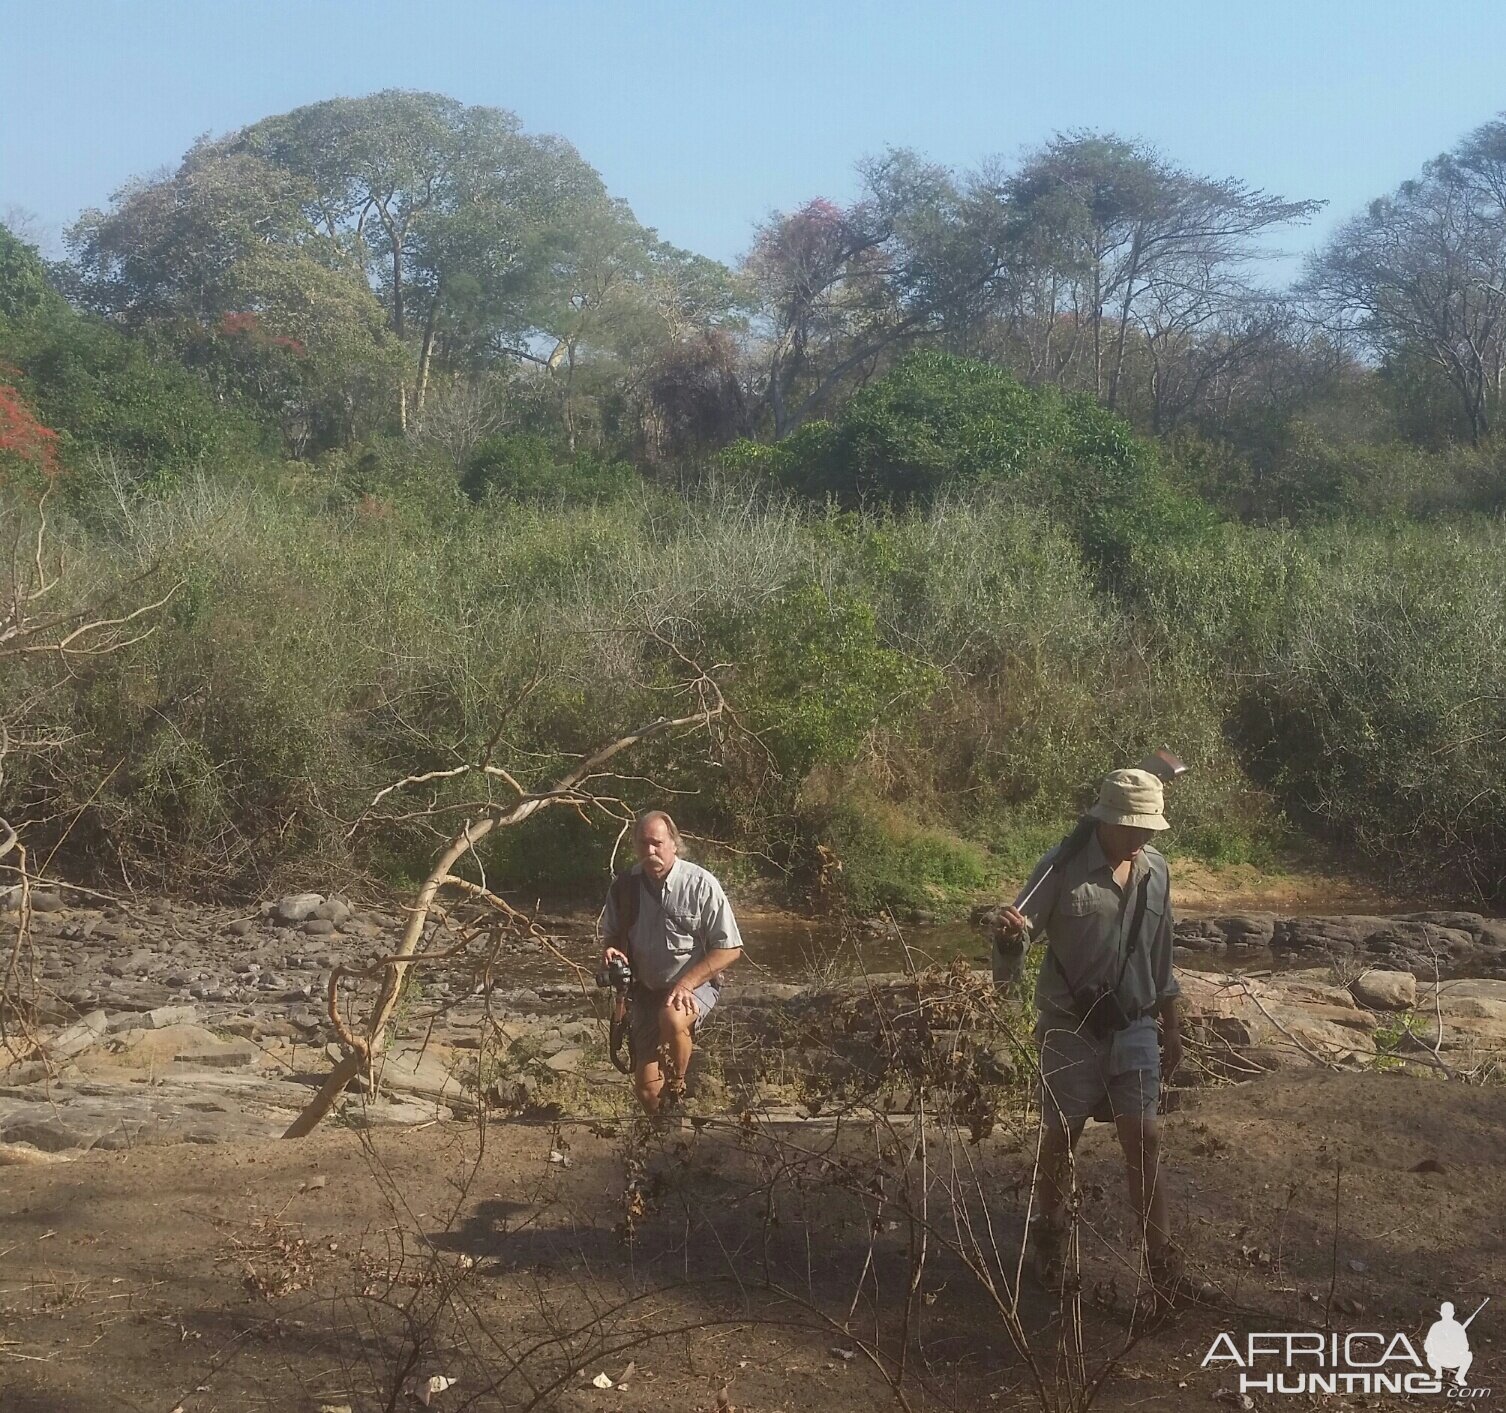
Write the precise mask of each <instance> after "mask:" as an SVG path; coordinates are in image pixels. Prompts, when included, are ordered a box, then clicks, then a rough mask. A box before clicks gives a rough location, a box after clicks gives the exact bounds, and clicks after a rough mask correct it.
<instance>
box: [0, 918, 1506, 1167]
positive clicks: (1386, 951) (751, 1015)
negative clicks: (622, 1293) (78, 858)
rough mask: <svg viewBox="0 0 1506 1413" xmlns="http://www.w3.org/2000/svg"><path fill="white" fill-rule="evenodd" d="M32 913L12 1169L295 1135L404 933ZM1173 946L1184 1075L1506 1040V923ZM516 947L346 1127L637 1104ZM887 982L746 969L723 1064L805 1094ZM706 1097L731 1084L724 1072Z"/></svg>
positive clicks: (451, 995)
mask: <svg viewBox="0 0 1506 1413" xmlns="http://www.w3.org/2000/svg"><path fill="white" fill-rule="evenodd" d="M35 906H36V912H35V914H34V916H33V918H32V922H31V930H32V949H31V956H30V962H31V972H32V975H31V976H30V977H29V978H28V980H27V984H26V987H25V994H26V998H27V1000H28V1001H29V1003H30V1006H31V1014H30V1022H31V1024H30V1027H29V1028H28V1029H27V1030H26V1032H25V1033H24V1035H23V1034H22V1032H20V1031H19V1030H18V1029H17V1027H16V1025H15V1023H14V1018H12V1021H11V1022H10V1023H9V1026H8V1035H9V1053H8V1054H7V1053H5V1052H4V1051H0V1061H3V1063H0V1154H3V1156H4V1158H5V1160H7V1161H10V1162H20V1161H23V1160H26V1159H28V1158H36V1157H37V1156H38V1155H40V1154H52V1155H61V1154H70V1153H74V1152H78V1151H81V1150H87V1149H96V1148H97V1149H103V1150H115V1149H129V1148H138V1147H143V1146H149V1145H154V1144H159V1143H164V1142H190V1143H216V1142H223V1141H230V1140H236V1139H264V1138H268V1137H271V1136H273V1135H275V1134H278V1133H280V1132H281V1131H282V1130H283V1129H284V1128H286V1126H287V1125H288V1123H289V1122H291V1120H292V1118H293V1116H294V1115H295V1114H296V1113H297V1112H298V1110H299V1109H300V1108H301V1107H302V1105H303V1104H304V1103H305V1102H306V1101H307V1099H308V1098H309V1097H310V1095H311V1092H312V1089H313V1087H314V1086H315V1085H317V1084H318V1082H319V1081H320V1080H321V1078H322V1076H323V1075H324V1074H325V1073H327V1072H328V1069H329V1066H330V1064H331V1061H332V1059H334V1058H336V1057H337V1056H338V1053H339V1052H338V1049H337V1047H336V1045H335V1043H334V1042H335V1035H334V1032H333V1030H332V1029H331V1027H330V1024H329V1018H328V1015H327V1014H326V1009H325V999H324V998H325V989H326V984H327V978H328V976H329V973H330V970H331V968H333V967H335V966H348V967H360V966H363V965H367V964H369V963H370V962H371V961H372V960H373V959H375V958H377V957H380V956H383V955H386V954H388V953H389V952H390V951H391V950H392V949H393V948H394V946H395V945H396V941H397V937H398V935H399V932H400V925H401V919H400V917H399V916H398V915H397V914H395V913H383V912H377V911H357V910H353V909H352V908H351V907H350V906H349V905H348V904H347V903H346V902H344V901H343V900H341V899H338V898H333V897H331V898H325V897H323V896H321V895H318V894H303V895H296V896H291V897H286V898H282V899H278V900H275V901H273V902H269V903H267V904H264V905H262V906H261V907H259V908H253V909H247V910H244V911H241V912H236V911H232V910H226V909H221V908H213V907H204V906H196V905H193V904H191V903H174V904H167V903H162V902H155V903H150V904H148V905H147V906H146V907H144V908H128V907H125V906H121V905H118V904H105V905H103V906H95V905H92V904H90V903H89V902H88V901H86V900H85V899H83V898H80V897H68V898H65V897H62V896H59V895H57V894H44V895H41V896H40V897H38V898H37V899H36V901H35ZM544 921H545V922H546V924H547V925H548V926H549V927H550V929H551V931H552V932H554V933H556V934H557V935H559V936H561V937H562V938H564V939H565V940H564V942H563V946H564V948H565V950H566V952H567V954H573V955H574V956H575V957H577V958H579V959H580V960H581V961H587V960H589V958H590V954H591V942H590V938H589V932H590V924H589V922H588V921H587V920H585V919H580V918H577V919H574V920H572V919H568V918H547V919H545V920H544ZM1177 939H1178V944H1179V946H1178V961H1179V966H1180V973H1181V975H1182V980H1183V988H1184V992H1185V995H1186V997H1187V1002H1188V1006H1189V1012H1190V1027H1191V1029H1192V1031H1193V1033H1194V1034H1195V1035H1197V1036H1198V1037H1199V1038H1200V1042H1201V1044H1200V1047H1199V1049H1198V1050H1197V1052H1196V1054H1195V1056H1194V1059H1195V1062H1196V1067H1195V1068H1194V1067H1191V1066H1190V1067H1189V1072H1188V1075H1187V1076H1185V1078H1186V1079H1188V1080H1190V1081H1193V1082H1200V1081H1204V1080H1212V1079H1220V1078H1229V1077H1235V1078H1238V1077H1243V1076H1247V1075H1249V1074H1252V1073H1256V1072H1259V1071H1262V1070H1268V1069H1271V1068H1277V1067H1283V1066H1290V1065H1294V1064H1295V1065H1299V1066H1310V1065H1316V1066H1320V1067H1333V1066H1339V1067H1365V1066H1378V1067H1382V1068H1389V1067H1410V1068H1413V1069H1417V1070H1419V1071H1420V1070H1429V1069H1430V1070H1433V1071H1437V1072H1445V1071H1465V1072H1471V1073H1473V1072H1477V1071H1480V1070H1481V1069H1482V1067H1489V1066H1490V1065H1491V1064H1492V1063H1493V1057H1494V1056H1495V1054H1496V1053H1497V1052H1498V1051H1501V1050H1506V922H1501V921H1496V920H1491V919H1487V918H1483V917H1481V916H1479V915H1478V914H1474V913H1468V912H1433V913H1413V914H1406V915H1399V916H1392V917H1364V916H1354V915H1349V916H1342V917H1306V918H1294V917H1288V918H1280V917H1276V916H1273V915H1271V914H1259V913H1248V914H1239V915H1226V916H1210V917H1206V918H1199V919H1193V920H1189V921H1184V922H1181V923H1179V924H1178V931H1177ZM502 946H503V951H502V953H501V962H502V967H501V969H502V971H504V972H505V974H506V976H507V978H508V980H509V981H510V982H514V983H516V982H519V981H522V982H526V983H531V984H523V985H518V984H513V985H509V986H504V987H495V988H493V989H491V990H489V991H484V992H483V990H482V989H481V988H480V987H479V986H477V985H474V984H473V982H474V978H473V977H471V976H469V975H467V976H465V977H463V978H462V977H460V976H457V975H455V974H445V973H434V974H429V975H426V976H425V978H424V980H423V983H422V987H421V995H420V994H415V997H414V998H413V999H412V1000H411V1001H410V1002H409V1003H406V1005H405V1009H404V1010H403V1011H402V1012H401V1013H400V1019H399V1024H398V1028H397V1034H396V1038H395V1041H394V1043H393V1045H392V1046H391V1048H390V1050H389V1052H388V1055H387V1058H386V1061H385V1063H384V1065H383V1066H382V1069H381V1071H380V1073H379V1075H378V1086H377V1089H376V1092H374V1093H373V1092H364V1089H363V1088H362V1087H360V1086H358V1087H357V1089H356V1090H353V1091H352V1092H351V1093H350V1094H349V1095H348V1096H347V1098H346V1099H345V1101H344V1103H343V1106H342V1109H341V1110H340V1113H339V1121H341V1122H343V1123H345V1124H346V1125H349V1126H353V1127H372V1126H380V1125H394V1124H395V1125H412V1124H417V1123H423V1122H428V1121H430V1120H434V1119H442V1118H449V1117H452V1116H454V1115H456V1114H461V1115H464V1114H468V1113H472V1112H474V1111H475V1109H476V1108H477V1107H478V1106H486V1107H490V1108H494V1109H497V1110H498V1111H499V1112H512V1113H516V1112H530V1111H536V1110H538V1109H539V1107H540V1106H543V1107H544V1108H546V1109H548V1108H550V1106H552V1107H553V1109H554V1110H560V1109H562V1108H573V1107H578V1106H580V1105H581V1104H582V1103H585V1104H586V1107H591V1103H590V1100H591V1098H592V1096H593V1094H595V1095H599V1096H604V1097H605V1102H607V1103H609V1104H610V1103H615V1102H616V1101H617V1100H618V1099H619V1098H620V1097H621V1089H622V1086H621V1081H620V1077H619V1076H618V1075H617V1072H616V1071H615V1070H614V1069H612V1067H611V1066H610V1064H609V1063H608V1062H607V1056H606V1047H605V1026H604V1023H603V1021H602V1019H601V1016H602V1014H603V1012H604V1006H603V1000H602V996H601V994H600V993H598V992H596V991H594V989H593V988H590V987H589V986H588V985H586V984H584V983H583V982H582V980H581V978H580V977H579V976H571V974H570V972H569V971H568V969H567V968H566V967H564V966H563V965H562V964H561V963H560V962H559V961H558V960H557V959H556V958H555V957H553V956H552V955H551V954H550V953H549V952H548V951H547V950H545V949H543V948H541V947H540V946H539V945H538V944H537V943H536V942H532V941H528V940H527V939H519V940H516V941H512V942H506V943H503V944H502ZM878 980H879V981H880V982H882V981H883V979H882V978H880V979H878ZM873 984H874V979H873V978H869V979H866V980H862V979H858V980H849V981H848V982H846V983H842V984H839V985H837V986H836V987H835V990H828V989H827V988H824V987H810V986H799V985H794V984H790V983H781V982H779V981H768V980H754V979H751V978H750V979H748V980H743V979H741V978H740V979H738V980H737V981H736V983H735V984H733V985H732V986H730V987H729V989H728V993H727V1000H726V1001H725V1002H724V1003H723V1006H722V1008H721V1010H720V1011H719V1014H718V1018H717V1021H716V1023H715V1026H714V1027H713V1028H711V1029H710V1032H709V1034H708V1042H709V1043H710V1050H711V1054H712V1056H713V1057H715V1058H716V1063H715V1064H714V1065H713V1067H712V1068H713V1069H714V1070H715V1075H714V1076H713V1080H714V1081H719V1082H721V1083H722V1084H723V1086H724V1087H725V1086H726V1084H727V1083H729V1082H730V1084H731V1086H732V1091H733V1092H732V1093H731V1094H730V1096H729V1098H730V1100H732V1101H736V1102H743V1103H746V1102H748V1101H749V1100H750V1099H754V1098H756V1099H762V1100H763V1101H764V1102H766V1103H772V1104H776V1105H778V1104H787V1103H793V1102H796V1101H798V1100H800V1099H802V1098H804V1097H806V1096H807V1095H808V1094H809V1093H811V1092H812V1085H813V1082H812V1081H811V1080H810V1076H812V1075H816V1076H818V1077H819V1076H822V1075H824V1074H825V1068H824V1067H825V1054H826V1049H827V1045H828V1041H829V1037H830V1032H831V1025H830V1015H829V1012H830V1010H831V1003H832V1001H833V998H836V999H838V1000H843V998H845V1000H843V1004H845V1005H847V1006H848V1007H849V1009H850V1011H851V1013H852V1014H853V1015H854V1016H855V1017H856V1018H857V1019H856V1021H855V1025H856V1028H857V1029H858V1030H861V1029H862V1027H863V1025H864V1024H865V1022H864V1021H863V1009H864V1005H865V1004H866V1003H865V1001H864V999H863V998H864V997H865V996H867V995H868V993H869V991H870V990H871V988H872V986H873ZM994 1049H995V1050H999V1049H1000V1047H999V1046H998V1045H995V1046H994ZM483 1050H484V1051H486V1052H487V1055H488V1059H487V1060H486V1061H485V1062H484V1063H478V1056H479V1055H480V1054H481V1053H482V1052H483ZM849 1058H850V1059H851V1060H852V1063H853V1066H854V1067H855V1070H856V1071H865V1070H866V1071H867V1072H869V1073H870V1074H871V1073H873V1072H875V1070H876V1067H875V1065H874V1064H872V1063H866V1062H864V1061H863V1059H862V1057H861V1056H856V1055H855V1056H850V1057H849ZM1018 1060H1019V1056H1018V1054H1016V1055H1014V1056H1011V1055H1008V1054H1004V1053H999V1054H996V1055H995V1056H994V1057H993V1060H992V1061H991V1062H990V1063H991V1064H992V1069H991V1070H990V1073H991V1074H993V1075H995V1076H996V1077H998V1078H1004V1077H1006V1076H1007V1072H1009V1071H1011V1070H1012V1068H1013V1066H1014V1064H1015V1062H1016V1061H1018ZM877 1068H882V1066H878V1067H877ZM802 1076H803V1077H804V1078H802ZM902 1090H903V1085H899V1086H898V1090H897V1091H896V1092H898V1091H902ZM708 1092H709V1093H711V1094H712V1095H713V1102H714V1101H715V1100H714V1096H715V1095H716V1094H717V1093H718V1092H719V1091H717V1090H716V1089H715V1087H714V1084H713V1085H711V1086H709V1087H708ZM895 1102H896V1103H899V1102H902V1098H897V1099H896V1100H895Z"/></svg>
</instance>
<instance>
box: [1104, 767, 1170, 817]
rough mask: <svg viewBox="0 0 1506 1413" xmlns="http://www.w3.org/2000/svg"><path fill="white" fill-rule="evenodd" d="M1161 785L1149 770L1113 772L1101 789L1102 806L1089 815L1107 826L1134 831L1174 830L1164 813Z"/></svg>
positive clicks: (1105, 779)
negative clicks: (1128, 828)
mask: <svg viewBox="0 0 1506 1413" xmlns="http://www.w3.org/2000/svg"><path fill="white" fill-rule="evenodd" d="M1164 801H1165V796H1164V795H1163V793H1162V790H1161V782H1160V780H1158V779H1157V778H1156V777H1155V776H1154V775H1152V774H1151V773H1150V771H1148V770H1111V771H1110V772H1109V773H1108V774H1107V775H1105V776H1104V777H1103V780H1102V782H1101V783H1100V784H1099V786H1098V803H1097V804H1095V805H1094V806H1093V808H1092V809H1090V810H1089V811H1088V813H1089V814H1090V815H1091V816H1092V817H1093V818H1094V819H1101V820H1103V822H1104V823H1105V824H1126V825H1129V826H1130V827H1131V828H1132V829H1170V828H1171V825H1169V824H1168V823H1167V822H1166V816H1165V815H1164V814H1162V813H1161V809H1162V806H1163V804H1164Z"/></svg>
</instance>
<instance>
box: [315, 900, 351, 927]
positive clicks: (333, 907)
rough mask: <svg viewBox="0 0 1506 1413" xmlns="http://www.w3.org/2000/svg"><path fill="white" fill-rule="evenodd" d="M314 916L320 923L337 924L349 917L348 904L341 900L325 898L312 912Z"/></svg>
mask: <svg viewBox="0 0 1506 1413" xmlns="http://www.w3.org/2000/svg"><path fill="white" fill-rule="evenodd" d="M314 916H315V918H317V919H318V920H319V921H320V922H328V923H330V924H332V925H335V924H339V923H342V922H344V921H345V920H346V919H347V918H348V917H349V916H350V904H349V903H347V902H346V901H345V900H344V899H343V898H326V899H325V900H324V901H323V902H322V903H320V904H319V906H318V907H317V908H316V909H315V910H314Z"/></svg>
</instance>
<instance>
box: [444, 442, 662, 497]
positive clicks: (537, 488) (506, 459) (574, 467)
mask: <svg viewBox="0 0 1506 1413" xmlns="http://www.w3.org/2000/svg"><path fill="white" fill-rule="evenodd" d="M637 479H638V477H637V473H636V472H635V471H634V470H633V468H632V467H631V466H630V465H628V464H627V463H626V462H623V461H613V460H611V459H610V458H608V457H605V456H602V455H600V454H598V453H596V452H580V453H577V454H576V455H574V456H564V455H561V453H560V452H559V449H558V448H557V447H555V446H554V444H553V443H552V442H551V441H550V440H549V439H548V438H546V437H541V436H536V435H534V434H532V433H514V434H511V435H507V436H496V437H488V438H486V439H485V440H484V441H483V442H481V443H480V444H479V445H478V446H477V447H476V450H475V451H474V452H472V453H471V455H470V457H469V458H468V460H467V461H466V464H465V469H464V471H463V472H462V473H461V478H460V484H461V488H462V489H463V490H464V491H465V493H466V494H467V495H468V496H470V498H471V499H472V500H476V501H479V500H485V499H486V498H488V497H496V498H499V499H508V500H520V501H522V500H540V501H553V502H558V503H561V504H566V505H577V504H582V503H588V502H592V501H606V500H614V499H616V498H617V497H619V496H621V495H623V494H624V493H625V492H626V491H627V490H628V489H629V488H630V487H631V486H632V485H633V483H634V482H635V481H636V480H637Z"/></svg>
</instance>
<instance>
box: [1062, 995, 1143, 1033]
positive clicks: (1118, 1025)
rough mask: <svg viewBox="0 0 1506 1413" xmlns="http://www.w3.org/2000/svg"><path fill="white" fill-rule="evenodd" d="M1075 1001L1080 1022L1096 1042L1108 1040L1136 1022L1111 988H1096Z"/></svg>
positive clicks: (1079, 996)
mask: <svg viewBox="0 0 1506 1413" xmlns="http://www.w3.org/2000/svg"><path fill="white" fill-rule="evenodd" d="M1074 999H1075V1001H1076V1010H1077V1019H1078V1022H1079V1023H1080V1024H1081V1026H1082V1028H1083V1029H1084V1030H1085V1031H1086V1032H1087V1033H1088V1034H1089V1035H1091V1036H1092V1037H1093V1038H1094V1039H1095V1040H1107V1039H1108V1038H1109V1036H1111V1035H1113V1034H1114V1032H1115V1031H1119V1030H1123V1029H1124V1028H1125V1027H1126V1026H1128V1025H1131V1024H1132V1023H1133V1022H1134V1020H1135V1017H1134V1016H1132V1015H1130V1014H1129V1012H1128V1011H1126V1010H1125V1009H1124V1006H1123V1005H1122V1004H1121V1003H1120V1000H1119V996H1118V994H1117V992H1116V991H1115V990H1114V988H1113V987H1111V986H1095V987H1093V989H1092V990H1090V991H1085V992H1082V993H1080V994H1079V995H1078V996H1077V997H1075V998H1074Z"/></svg>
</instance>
